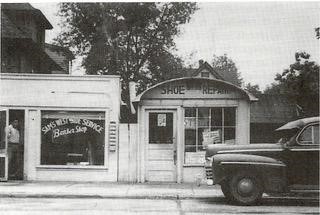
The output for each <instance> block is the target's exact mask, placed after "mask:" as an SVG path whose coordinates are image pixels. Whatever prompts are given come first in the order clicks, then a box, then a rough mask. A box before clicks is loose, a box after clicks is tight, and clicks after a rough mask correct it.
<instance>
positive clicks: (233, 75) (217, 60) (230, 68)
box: [211, 54, 242, 86]
mask: <svg viewBox="0 0 320 215" xmlns="http://www.w3.org/2000/svg"><path fill="white" fill-rule="evenodd" d="M211 65H212V68H213V69H214V70H215V71H216V72H218V73H219V74H221V75H222V76H223V78H224V79H226V80H230V81H231V83H233V84H235V85H237V86H241V85H242V78H241V74H240V72H238V68H237V67H236V64H235V63H234V62H233V60H232V59H231V58H229V57H228V56H227V55H226V54H224V55H222V56H217V55H213V59H212V62H211Z"/></svg>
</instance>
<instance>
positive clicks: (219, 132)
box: [135, 77, 256, 183]
mask: <svg viewBox="0 0 320 215" xmlns="http://www.w3.org/2000/svg"><path fill="white" fill-rule="evenodd" d="M255 100H256V99H255V98H254V97H252V96H251V95H250V94H248V93H247V92H246V91H244V90H242V89H241V88H239V87H237V86H235V85H232V84H230V83H228V82H224V81H221V80H217V79H208V78H195V77H194V78H180V79H173V80H169V81H165V82H162V83H160V84H158V85H155V86H153V87H151V88H149V89H148V90H146V91H145V92H143V93H142V94H140V95H139V96H137V98H136V100H135V102H136V104H137V107H138V126H139V129H138V130H139V135H138V136H139V137H138V139H139V140H138V143H137V157H139V158H140V159H138V160H137V170H138V173H137V181H139V182H145V181H166V182H178V183H180V182H194V181H195V178H196V177H202V176H199V175H201V174H204V172H203V171H204V170H203V163H204V153H205V147H206V145H208V144H249V137H250V135H249V132H250V103H251V102H252V101H255Z"/></svg>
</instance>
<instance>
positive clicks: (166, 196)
mask: <svg viewBox="0 0 320 215" xmlns="http://www.w3.org/2000/svg"><path fill="white" fill-rule="evenodd" d="M215 197H222V196H183V195H182V196H181V195H159V196H147V195H135V196H134V195H130V196H121V195H119V196H117V195H113V196H107V195H75V194H62V195H59V194H56V195H50V194H21V193H19V194H0V198H48V199H53V198H61V199H76V198H80V199H170V200H178V199H210V198H215Z"/></svg>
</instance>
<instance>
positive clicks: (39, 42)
mask: <svg viewBox="0 0 320 215" xmlns="http://www.w3.org/2000/svg"><path fill="white" fill-rule="evenodd" d="M52 28H53V27H52V25H51V24H50V22H49V21H48V20H47V18H46V17H45V16H44V15H43V13H42V12H41V11H40V10H38V9H36V8H34V7H32V6H31V5H30V4H29V3H2V4H1V72H2V73H36V74H40V73H41V74H54V73H65V74H69V73H70V67H69V63H70V62H71V61H72V60H73V59H74V56H73V55H72V53H71V52H70V51H69V50H67V49H66V48H62V47H60V48H59V51H56V50H57V49H54V50H53V51H52V48H51V45H50V46H49V45H46V44H45V31H46V30H50V29H52ZM49 47H50V48H49ZM62 58H63V60H62ZM61 62H64V63H61ZM66 62H67V63H66ZM65 64H67V65H68V66H65Z"/></svg>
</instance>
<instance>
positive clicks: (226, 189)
mask: <svg viewBox="0 0 320 215" xmlns="http://www.w3.org/2000/svg"><path fill="white" fill-rule="evenodd" d="M220 186H221V191H222V193H223V195H224V196H225V197H226V199H227V201H231V200H232V196H231V193H230V187H229V181H227V180H225V181H223V182H222V183H221V184H220Z"/></svg>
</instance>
